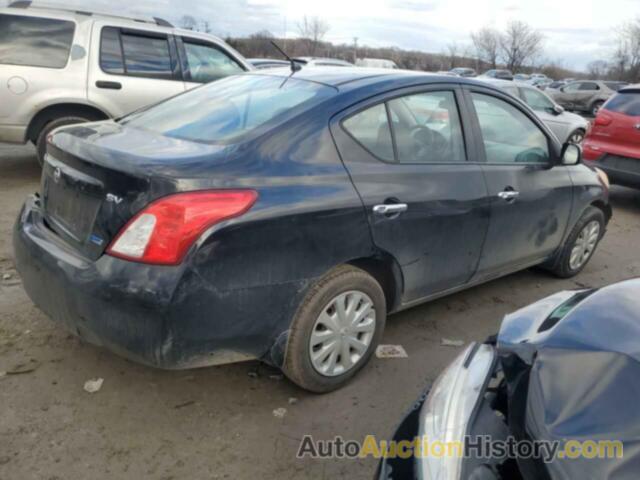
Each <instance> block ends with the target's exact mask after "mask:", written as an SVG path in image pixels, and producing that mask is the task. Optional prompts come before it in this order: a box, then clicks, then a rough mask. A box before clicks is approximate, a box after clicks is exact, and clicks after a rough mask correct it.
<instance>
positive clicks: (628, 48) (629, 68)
mask: <svg viewBox="0 0 640 480" xmlns="http://www.w3.org/2000/svg"><path fill="white" fill-rule="evenodd" d="M613 64H614V67H613V69H612V70H613V72H612V73H614V75H616V76H617V77H618V78H620V79H621V80H629V81H632V82H635V81H637V80H638V77H640V18H637V19H636V20H634V21H631V22H628V23H625V24H624V25H622V26H621V27H619V29H618V45H617V46H616V50H615V52H614V54H613Z"/></svg>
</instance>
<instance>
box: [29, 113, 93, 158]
mask: <svg viewBox="0 0 640 480" xmlns="http://www.w3.org/2000/svg"><path fill="white" fill-rule="evenodd" d="M91 121H93V119H91V118H87V117H83V116H79V115H70V116H67V117H61V118H56V119H55V120H51V121H50V122H48V123H47V124H46V125H45V126H44V127H43V128H42V130H41V131H40V134H39V135H38V138H37V140H36V150H37V152H38V162H39V163H40V166H42V165H44V155H45V153H46V152H47V135H49V134H50V133H51V132H52V131H53V130H55V129H56V128H58V127H64V126H65V125H74V124H76V123H86V122H91Z"/></svg>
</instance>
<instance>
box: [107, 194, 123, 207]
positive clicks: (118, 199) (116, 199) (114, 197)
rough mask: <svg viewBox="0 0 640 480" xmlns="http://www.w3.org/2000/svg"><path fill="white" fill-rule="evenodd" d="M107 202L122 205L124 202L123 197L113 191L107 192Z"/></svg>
mask: <svg viewBox="0 0 640 480" xmlns="http://www.w3.org/2000/svg"><path fill="white" fill-rule="evenodd" d="M107 202H109V203H115V204H116V205H120V204H121V203H122V197H119V196H117V195H114V194H113V193H107Z"/></svg>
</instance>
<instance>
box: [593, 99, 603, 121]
mask: <svg viewBox="0 0 640 480" xmlns="http://www.w3.org/2000/svg"><path fill="white" fill-rule="evenodd" d="M602 105H604V102H603V101H602V100H598V101H597V102H595V103H594V104H593V106H592V107H591V115H593V116H594V117H595V116H596V115H598V112H599V111H600V109H601V108H602Z"/></svg>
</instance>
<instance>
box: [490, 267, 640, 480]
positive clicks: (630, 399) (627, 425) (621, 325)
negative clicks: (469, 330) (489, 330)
mask: <svg viewBox="0 0 640 480" xmlns="http://www.w3.org/2000/svg"><path fill="white" fill-rule="evenodd" d="M587 294H589V295H588V296H587V297H586V298H584V299H583V300H582V301H581V302H580V303H579V304H578V305H577V306H575V307H573V309H572V310H570V311H569V313H567V314H566V315H565V316H564V317H563V318H562V319H561V320H559V321H557V322H549V321H548V318H549V316H550V315H551V314H552V312H554V311H555V310H556V309H557V308H558V307H559V306H561V305H562V304H563V303H565V302H567V301H570V299H571V298H572V297H574V296H575V295H587ZM545 320H546V322H545ZM497 348H498V352H499V355H500V359H501V363H502V366H503V370H504V373H505V378H506V380H507V383H508V391H509V402H510V405H509V422H508V423H509V426H510V428H511V430H512V431H514V433H515V434H516V436H520V437H522V438H532V439H537V440H559V441H560V442H566V441H567V440H573V439H575V440H580V441H585V440H596V441H598V440H619V441H621V442H622V443H623V445H624V456H623V458H613V459H591V460H590V459H585V458H580V459H573V460H571V459H566V458H558V459H556V460H554V461H553V462H552V463H550V464H548V465H547V466H546V471H548V473H549V474H550V476H551V478H553V479H556V478H557V479H560V478H593V479H605V478H638V472H640V415H638V409H637V408H638V407H637V404H638V402H640V380H639V379H640V280H639V279H636V280H629V281H626V282H622V283H619V284H615V285H612V286H609V287H605V288H602V289H600V290H597V291H593V292H588V291H584V290H583V291H571V292H560V293H558V294H555V295H552V296H551V297H548V298H545V299H543V300H541V301H539V302H537V303H534V304H532V305H530V306H528V307H526V308H523V309H522V310H519V311H517V312H514V313H512V314H510V315H508V316H507V317H506V318H505V320H504V322H503V324H502V328H501V330H500V334H499V336H498V344H497ZM538 468H539V466H538V467H536V466H535V465H532V464H531V463H528V462H526V461H525V462H521V470H523V472H524V473H525V475H527V473H528V475H527V476H526V478H533V477H535V478H543V477H541V476H540V470H539V469H538ZM533 472H535V473H534V475H533V477H532V475H531V474H532V473H533ZM544 476H546V475H544Z"/></svg>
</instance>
